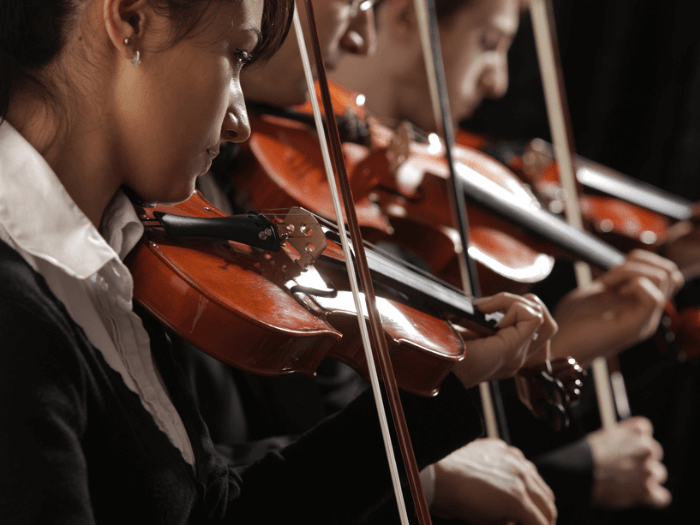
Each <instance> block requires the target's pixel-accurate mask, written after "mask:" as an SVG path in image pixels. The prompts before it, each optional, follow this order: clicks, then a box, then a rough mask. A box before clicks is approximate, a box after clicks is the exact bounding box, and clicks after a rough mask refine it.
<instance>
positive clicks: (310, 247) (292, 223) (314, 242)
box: [277, 207, 326, 270]
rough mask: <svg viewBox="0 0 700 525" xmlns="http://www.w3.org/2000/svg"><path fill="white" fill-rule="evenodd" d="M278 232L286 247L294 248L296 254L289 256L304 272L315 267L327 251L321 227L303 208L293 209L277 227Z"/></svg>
mask: <svg viewBox="0 0 700 525" xmlns="http://www.w3.org/2000/svg"><path fill="white" fill-rule="evenodd" d="M277 231H278V232H279V235H280V238H281V239H283V240H285V241H286V245H287V246H289V247H291V248H293V251H294V252H295V253H290V254H289V255H290V257H291V258H292V259H293V260H294V261H295V262H296V263H297V264H298V265H299V267H300V268H301V269H302V270H306V269H307V268H309V267H311V266H313V263H314V262H315V261H316V259H318V258H319V257H320V256H321V254H322V253H323V251H324V250H325V249H326V236H325V235H324V233H323V230H322V228H321V225H320V224H319V223H318V221H317V220H316V218H315V217H314V216H313V215H312V214H311V213H310V212H308V211H306V210H305V209H303V208H299V207H294V208H291V209H290V210H289V213H287V216H286V217H285V218H284V220H283V221H282V223H280V224H279V225H278V226H277ZM290 251H291V250H290Z"/></svg>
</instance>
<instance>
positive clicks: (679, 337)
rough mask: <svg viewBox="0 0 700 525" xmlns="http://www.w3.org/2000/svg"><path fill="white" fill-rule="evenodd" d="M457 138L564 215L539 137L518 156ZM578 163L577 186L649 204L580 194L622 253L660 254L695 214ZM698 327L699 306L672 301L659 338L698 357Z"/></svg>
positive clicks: (472, 138) (595, 225)
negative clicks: (678, 223) (679, 223)
mask: <svg viewBox="0 0 700 525" xmlns="http://www.w3.org/2000/svg"><path fill="white" fill-rule="evenodd" d="M458 140H459V142H460V143H462V144H463V145H469V147H474V148H477V149H479V150H482V151H485V152H489V153H490V154H494V155H497V156H498V157H499V158H500V159H501V161H502V162H504V163H506V164H507V165H508V166H509V167H510V168H511V169H513V170H514V171H515V173H517V174H518V175H519V177H520V178H523V179H524V180H529V181H531V182H532V184H533V186H534V187H535V188H536V189H537V190H538V191H537V194H538V196H540V197H541V199H542V201H543V205H545V206H547V207H548V208H549V210H550V211H552V212H553V213H556V214H557V215H558V214H560V213H561V212H562V206H563V205H562V198H563V195H562V191H563V190H562V188H561V186H560V184H559V179H558V167H557V164H556V163H555V162H554V160H553V158H552V157H551V145H549V144H548V143H546V142H544V141H542V140H540V139H535V140H533V141H530V142H529V143H528V144H527V146H526V148H525V149H524V150H523V151H524V153H522V155H520V154H518V153H517V151H518V149H517V148H518V145H517V144H515V143H510V142H505V141H490V140H489V139H487V138H486V137H483V136H480V135H477V134H473V133H469V132H467V131H465V130H460V132H459V134H458ZM576 160H577V178H578V180H579V182H583V181H593V182H592V184H593V185H594V186H595V187H596V189H599V191H601V192H603V189H602V188H603V187H606V188H608V191H607V193H608V194H611V193H613V188H617V189H619V190H620V193H625V194H629V195H630V196H631V197H630V200H633V201H635V202H646V203H648V204H649V206H650V208H643V207H641V206H638V205H637V204H634V203H633V202H627V201H625V200H621V199H619V198H613V197H611V196H608V195H604V194H602V193H601V194H594V195H590V194H587V195H582V196H581V198H580V205H581V212H582V216H583V218H584V220H585V222H586V224H587V225H588V229H589V230H590V231H591V232H593V233H594V234H595V235H596V236H597V237H599V238H600V239H602V240H603V241H604V242H605V243H606V244H609V245H611V246H614V247H615V248H616V249H617V250H620V251H621V252H627V251H630V250H632V249H635V248H641V249H646V250H651V251H655V252H659V251H662V250H663V249H664V247H665V245H666V243H667V242H668V240H669V239H670V238H672V236H673V233H672V228H673V225H672V222H671V218H677V219H679V220H686V219H689V218H691V217H693V216H694V214H695V212H694V205H693V204H692V203H690V202H689V201H685V200H684V199H682V198H679V197H676V196H672V195H670V194H666V193H665V192H662V191H661V190H657V189H656V188H652V187H650V186H649V185H648V184H643V183H640V182H629V181H631V179H630V178H629V177H626V176H624V175H622V174H618V173H617V172H614V171H613V170H611V169H609V168H606V167H604V166H601V165H599V164H597V163H594V162H592V161H589V160H587V159H584V158H582V157H579V156H577V157H576ZM605 181H607V182H605ZM584 187H586V185H584ZM623 189H624V190H625V191H623ZM662 211H663V214H662ZM540 249H544V248H542V247H540ZM559 255H562V254H559ZM578 255H579V256H583V255H584V254H583V253H579V254H578ZM582 258H583V260H588V261H589V262H593V263H594V264H595V265H596V266H597V267H598V268H603V269H604V268H607V267H608V266H607V264H605V263H603V264H602V265H601V264H600V263H596V262H595V261H591V260H589V259H588V258H586V257H585V256H584V257H582ZM698 323H700V312H699V311H698V309H697V308H694V307H688V308H684V309H683V310H682V311H681V312H677V311H676V309H675V307H674V305H673V304H671V303H668V304H667V305H666V307H665V313H664V317H663V318H662V320H661V325H660V329H659V331H658V332H657V336H656V340H657V344H658V346H659V348H661V349H662V350H663V351H666V352H671V353H673V354H675V355H676V356H677V357H678V359H681V360H684V359H687V358H693V357H695V356H697V355H699V354H700V348H698V344H697V341H698V339H697V337H695V335H696V334H697V333H698V332H699V331H700V328H699V327H700V324H698Z"/></svg>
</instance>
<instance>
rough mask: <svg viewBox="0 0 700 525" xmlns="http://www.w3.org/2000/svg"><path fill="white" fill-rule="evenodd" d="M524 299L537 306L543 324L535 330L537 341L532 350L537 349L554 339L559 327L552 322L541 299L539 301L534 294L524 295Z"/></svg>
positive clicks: (552, 318) (550, 314) (552, 319)
mask: <svg viewBox="0 0 700 525" xmlns="http://www.w3.org/2000/svg"><path fill="white" fill-rule="evenodd" d="M524 297H525V298H526V299H528V300H529V301H531V302H532V303H534V304H536V305H538V306H539V308H540V312H541V313H542V319H543V322H542V326H540V328H539V329H538V330H537V340H536V341H535V343H536V344H535V348H534V349H538V348H539V347H541V346H543V345H544V344H545V343H547V342H548V341H549V340H550V339H552V337H554V335H555V334H556V333H557V331H558V330H559V326H558V325H557V322H556V321H555V320H554V316H553V315H552V313H551V312H550V311H549V308H547V305H545V304H544V302H542V299H540V298H539V297H538V296H536V295H535V294H531V293H528V294H525V295H524ZM534 349H533V350H534Z"/></svg>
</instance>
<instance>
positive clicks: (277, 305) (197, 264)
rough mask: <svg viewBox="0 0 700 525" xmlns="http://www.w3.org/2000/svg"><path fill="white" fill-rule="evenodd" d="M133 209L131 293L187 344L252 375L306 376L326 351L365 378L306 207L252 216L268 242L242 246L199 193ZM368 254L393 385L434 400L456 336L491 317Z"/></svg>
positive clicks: (460, 343)
mask: <svg viewBox="0 0 700 525" xmlns="http://www.w3.org/2000/svg"><path fill="white" fill-rule="evenodd" d="M138 213H139V217H140V218H141V220H142V221H143V223H144V225H145V226H146V232H145V234H144V237H143V238H142V240H141V242H140V243H139V245H138V248H137V249H135V250H134V251H133V252H132V253H131V254H130V255H129V257H128V258H127V261H126V262H127V264H128V266H129V268H130V270H131V272H132V274H133V277H134V299H135V300H136V301H137V302H139V303H140V304H141V305H142V306H144V307H145V308H146V309H147V310H148V311H149V312H150V313H151V314H152V315H154V316H155V317H156V318H157V319H159V320H160V321H161V322H162V323H163V324H165V325H166V326H168V327H169V328H171V329H172V330H174V331H175V332H176V333H178V334H180V335H181V336H182V337H183V338H184V339H186V340H187V341H188V342H190V343H191V344H193V345H194V346H196V347H197V348H199V349H201V350H203V351H204V352H206V353H208V354H209V355H211V356H212V357H215V358H216V359H219V360H221V361H224V362H226V363H228V364H230V365H232V366H235V367H237V368H240V369H243V370H245V371H248V372H251V373H255V374H260V375H280V374H286V373H291V372H301V373H304V374H306V375H313V373H314V371H315V370H316V368H317V366H318V364H319V363H320V362H321V361H322V360H323V359H324V358H325V357H334V358H336V359H339V360H340V361H343V362H345V363H346V364H348V365H350V366H351V367H353V368H354V369H356V370H357V371H358V372H360V374H362V375H363V376H364V377H365V378H366V377H367V365H366V362H365V360H364V355H363V354H362V349H361V344H360V342H359V338H358V335H357V323H356V322H354V320H355V318H356V315H357V314H356V312H355V309H354V305H353V303H352V301H351V300H349V298H348V294H349V292H348V288H347V283H346V281H347V277H343V271H342V268H340V263H342V262H343V255H342V252H341V251H340V248H339V247H338V245H337V243H335V242H333V241H332V240H329V239H328V237H331V236H332V235H331V233H330V230H327V231H325V232H324V230H323V228H322V227H321V225H320V224H319V223H318V222H317V221H316V220H315V219H314V217H313V216H312V215H311V214H309V213H305V212H302V211H301V210H296V211H294V210H292V211H290V212H289V213H288V214H287V216H286V217H285V218H284V219H283V220H279V219H275V221H274V222H273V221H268V220H263V218H262V217H260V216H254V218H255V219H257V220H258V221H261V222H262V224H260V225H257V226H255V225H254V226H253V227H254V228H256V229H258V230H259V232H260V233H261V237H265V241H264V243H262V244H260V243H258V244H257V246H255V245H253V246H251V245H249V244H245V243H242V242H238V241H235V240H230V237H238V235H237V232H236V231H235V229H233V233H232V231H231V229H229V231H226V230H227V228H226V223H227V220H228V219H230V217H227V216H226V214H224V213H223V212H221V211H220V210H218V209H216V208H215V207H214V206H213V205H212V204H211V203H209V202H208V201H207V200H206V199H204V197H202V196H201V194H199V193H198V192H197V193H195V194H194V195H193V196H192V198H190V199H189V200H188V201H186V202H185V203H181V204H178V205H175V206H156V207H155V208H141V209H139V210H138ZM217 221H218V222H217ZM327 236H328V237H327ZM183 238H184V239H187V242H184V241H183V240H182V239H183ZM268 238H273V239H275V241H274V242H272V243H270V241H268ZM275 248H277V250H275ZM370 253H371V255H370V256H369V257H370V265H371V268H372V273H373V278H374V280H375V281H376V284H377V287H378V288H380V290H381V291H382V297H381V299H380V301H379V309H380V314H381V316H382V321H383V322H382V326H383V327H384V330H385V334H384V335H385V337H386V339H387V340H388V341H389V343H390V345H391V350H392V361H393V363H394V367H395V372H396V376H397V381H398V383H399V385H400V386H401V387H402V388H403V389H405V390H407V391H410V392H413V393H416V394H420V395H425V396H430V395H434V394H436V393H437V392H438V390H439V386H440V383H441V382H442V380H443V379H444V377H445V376H446V375H447V374H448V373H449V372H450V370H451V369H452V367H453V366H454V365H455V364H456V363H458V362H459V361H461V360H462V359H463V358H464V353H465V343H464V341H465V340H469V339H474V338H476V337H479V336H480V335H486V334H491V333H493V332H494V331H495V328H494V322H493V321H488V320H487V319H486V318H485V317H484V316H483V315H482V314H480V313H479V312H478V310H476V309H475V308H474V307H473V305H472V304H471V302H470V301H469V299H468V298H466V297H465V296H464V295H463V294H461V293H459V291H457V290H455V289H454V288H452V287H450V286H449V285H446V284H442V283H440V282H439V281H437V280H435V279H432V278H430V277H428V276H426V275H424V274H421V273H420V272H419V271H417V270H414V269H411V268H410V267H408V266H405V265H401V264H399V263H398V262H397V261H395V260H393V259H392V258H390V257H388V256H386V255H383V254H381V253H379V252H370ZM331 283H332V284H331ZM163 290H168V291H169V292H170V293H164V292H163ZM411 304H413V305H414V306H411ZM415 305H422V309H418V308H417V307H415ZM232 342H235V344H233V343H232Z"/></svg>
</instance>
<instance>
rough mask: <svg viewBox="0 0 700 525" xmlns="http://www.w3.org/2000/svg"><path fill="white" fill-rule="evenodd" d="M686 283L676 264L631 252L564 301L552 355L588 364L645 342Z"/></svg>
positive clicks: (652, 255)
mask: <svg viewBox="0 0 700 525" xmlns="http://www.w3.org/2000/svg"><path fill="white" fill-rule="evenodd" d="M681 286H683V276H682V275H681V274H680V272H679V270H678V268H677V267H676V265H675V264H674V263H673V262H671V261H669V260H667V259H664V258H663V257H659V256H658V255H655V254H653V253H651V252H646V251H643V250H634V251H632V252H630V253H629V254H628V256H627V258H626V259H625V262H624V263H623V264H621V265H620V266H617V267H615V268H613V269H611V270H610V271H608V272H606V273H605V274H604V275H602V276H601V277H599V278H598V279H596V280H595V281H594V282H593V284H592V285H591V286H590V287H589V288H587V289H585V290H581V289H577V290H573V291H571V292H569V293H568V294H567V295H566V296H565V297H564V298H562V300H561V301H559V304H558V305H557V308H556V309H555V316H554V317H555V319H556V320H557V323H558V324H559V332H558V333H557V335H556V336H555V337H554V338H553V339H552V355H553V357H554V358H561V357H567V356H573V357H574V358H575V359H576V360H577V361H578V362H579V363H580V364H581V365H582V366H584V367H585V366H587V365H588V363H589V362H590V361H592V360H593V359H594V358H596V357H598V356H603V355H613V354H616V353H618V352H620V351H621V350H624V349H625V348H628V347H630V346H632V345H634V344H636V343H638V342H640V341H643V340H644V339H646V338H648V337H649V336H651V335H652V334H653V333H654V331H655V330H656V329H657V327H658V325H659V321H660V319H661V316H662V314H663V311H664V306H665V305H666V302H667V301H668V300H669V299H670V298H671V297H673V295H674V294H675V293H676V292H677V291H678V290H679V289H680V287H681Z"/></svg>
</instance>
